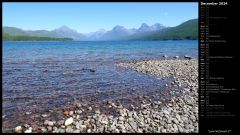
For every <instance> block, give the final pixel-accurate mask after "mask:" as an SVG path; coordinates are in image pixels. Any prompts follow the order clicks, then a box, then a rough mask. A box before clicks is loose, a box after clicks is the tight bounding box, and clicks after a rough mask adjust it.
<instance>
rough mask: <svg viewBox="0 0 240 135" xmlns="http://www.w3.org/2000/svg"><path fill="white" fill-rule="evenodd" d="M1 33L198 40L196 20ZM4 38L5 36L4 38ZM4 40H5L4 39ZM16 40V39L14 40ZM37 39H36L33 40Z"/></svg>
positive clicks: (11, 29)
mask: <svg viewBox="0 0 240 135" xmlns="http://www.w3.org/2000/svg"><path fill="white" fill-rule="evenodd" d="M3 33H5V35H6V34H7V36H8V37H9V36H22V37H23V36H25V37H44V38H49V39H50V38H52V39H54V38H55V39H59V38H65V39H73V40H80V41H100V40H181V39H198V19H192V20H188V21H186V22H184V23H182V24H180V25H178V26H176V27H166V26H163V25H161V24H160V23H155V24H153V25H152V26H149V25H147V24H146V23H142V25H141V26H140V27H139V28H138V29H136V28H131V29H126V28H125V27H123V26H120V25H116V26H115V27H114V28H113V29H112V30H109V31H106V30H104V29H100V30H98V31H96V32H91V33H88V34H82V33H78V32H77V31H76V30H74V29H71V28H69V27H67V26H61V27H59V28H57V29H54V30H52V31H47V30H35V31H33V30H32V31H30V30H22V29H20V28H16V27H7V26H5V27H3ZM5 37H6V36H5ZM4 39H6V38H4ZM14 39H16V38H14ZM35 39H38V38H35Z"/></svg>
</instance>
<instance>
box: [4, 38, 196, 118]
mask: <svg viewBox="0 0 240 135" xmlns="http://www.w3.org/2000/svg"><path fill="white" fill-rule="evenodd" d="M163 55H167V56H169V57H173V56H176V55H178V56H180V57H183V56H184V55H189V56H191V57H193V58H197V57H198V41H194V40H178V41H112V42H110V41H99V42H3V55H2V56H3V68H2V78H3V81H2V82H3V86H2V88H3V113H4V114H6V115H7V118H8V120H11V119H14V120H16V121H17V119H19V118H20V117H19V115H17V114H16V113H18V114H19V113H21V112H22V113H23V114H24V112H26V111H29V110H31V112H41V111H44V110H47V109H50V108H52V107H57V108H63V107H66V106H68V105H71V103H70V102H71V101H73V100H78V101H79V102H83V101H82V99H81V97H83V96H86V95H89V97H88V102H101V101H106V100H109V99H118V98H126V99H131V98H132V97H134V96H139V95H144V94H147V93H154V92H157V91H161V90H162V89H163V84H165V83H166V82H165V81H170V80H171V78H169V79H166V80H165V81H163V80H161V79H159V78H156V77H154V76H149V75H144V74H141V73H137V72H135V71H131V70H126V69H121V68H118V67H116V66H115V65H114V64H115V63H118V62H121V61H129V60H130V61H131V60H141V59H161V58H162V56H163ZM96 93H100V94H99V96H97V97H95V99H93V98H92V97H93V96H92V95H93V94H96ZM93 100H94V101H93ZM36 106H37V108H36ZM19 121H20V120H19Z"/></svg>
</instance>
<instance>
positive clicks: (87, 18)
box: [2, 2, 198, 33]
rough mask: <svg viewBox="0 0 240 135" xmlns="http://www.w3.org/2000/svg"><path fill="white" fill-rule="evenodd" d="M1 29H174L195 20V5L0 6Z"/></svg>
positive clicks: (183, 3) (39, 4)
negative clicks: (144, 25)
mask: <svg viewBox="0 0 240 135" xmlns="http://www.w3.org/2000/svg"><path fill="white" fill-rule="evenodd" d="M2 14H3V26H13V27H19V28H22V29H25V30H41V29H45V30H53V29H55V28H58V27H60V26H62V25H66V26H68V27H70V28H73V29H75V30H77V31H78V32H80V33H88V32H94V31H97V30H99V29H102V28H103V29H105V30H110V29H112V28H113V27H114V26H116V25H122V26H124V27H126V28H138V27H139V26H140V25H141V24H142V23H147V24H148V25H152V24H154V23H161V24H163V25H165V26H176V25H179V24H180V23H182V22H184V21H187V20H189V19H194V18H198V3H196V2H195V3H193V2H191V3H189V2H181V3H177V2H169V3H167V2H149V3H146V2H142V3H130V2H127V3H117V2H112V3H107V2H102V3H87V2H85V3H81V2H79V3H77V2H76V3H74V2H70V3H66V2H65V3H49V2H48V3H37V2H34V3H27V2H22V3H12V2H11V3H10V2H9V3H8V2H5V3H3V13H2Z"/></svg>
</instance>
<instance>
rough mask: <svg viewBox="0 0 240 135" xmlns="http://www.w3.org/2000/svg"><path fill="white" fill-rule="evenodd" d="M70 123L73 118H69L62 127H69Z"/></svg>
mask: <svg viewBox="0 0 240 135" xmlns="http://www.w3.org/2000/svg"><path fill="white" fill-rule="evenodd" d="M72 123H73V118H72V117H70V118H68V119H67V120H66V121H65V123H64V125H65V126H68V125H71V124H72Z"/></svg>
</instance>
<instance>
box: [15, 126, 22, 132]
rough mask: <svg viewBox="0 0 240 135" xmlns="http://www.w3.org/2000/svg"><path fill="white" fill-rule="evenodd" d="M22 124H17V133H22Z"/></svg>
mask: <svg viewBox="0 0 240 135" xmlns="http://www.w3.org/2000/svg"><path fill="white" fill-rule="evenodd" d="M22 130H23V129H22V126H17V127H16V128H15V132H16V133H21V132H22Z"/></svg>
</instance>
